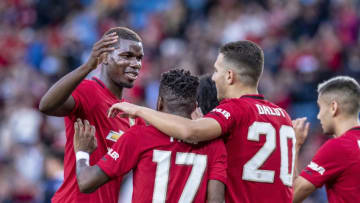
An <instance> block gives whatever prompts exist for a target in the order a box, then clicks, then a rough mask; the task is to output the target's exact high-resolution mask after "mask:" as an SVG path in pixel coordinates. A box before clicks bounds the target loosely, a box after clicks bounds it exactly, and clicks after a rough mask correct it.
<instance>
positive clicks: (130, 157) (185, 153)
mask: <svg viewBox="0 0 360 203" xmlns="http://www.w3.org/2000/svg"><path fill="white" fill-rule="evenodd" d="M198 84H199V81H198V78H197V77H195V76H192V75H190V72H189V71H184V70H179V69H175V70H171V71H169V72H166V73H163V74H162V76H161V81H160V89H159V97H158V102H157V110H159V111H162V112H167V113H171V114H173V115H179V116H184V117H187V118H190V115H191V113H192V112H193V111H194V109H195V108H196V89H197V86H198ZM84 123H85V125H84V124H82V121H81V120H79V121H78V122H77V123H75V136H74V143H75V144H74V150H75V152H76V157H77V163H76V168H77V180H78V184H79V187H80V190H81V191H83V192H91V191H94V190H95V189H96V188H97V187H99V186H100V185H102V184H104V183H105V182H107V181H109V180H111V179H116V178H117V177H119V176H120V177H121V176H122V175H123V174H125V173H127V172H128V171H129V170H131V169H133V170H134V192H133V199H132V202H133V203H136V202H156V203H161V202H164V203H165V202H183V203H190V202H206V201H207V202H211V203H215V202H217V203H223V201H224V188H225V186H224V183H225V182H226V161H227V160H226V149H225V145H224V143H223V142H222V140H221V139H217V140H214V141H211V142H203V143H201V144H187V143H184V142H182V141H179V140H176V139H173V138H171V137H168V136H167V135H165V134H163V133H161V132H160V131H159V130H157V129H156V128H154V127H153V126H135V127H132V128H131V129H129V130H128V131H127V132H125V134H124V135H123V136H121V137H120V138H119V140H118V141H117V143H116V144H115V145H114V146H113V147H112V149H111V150H110V151H109V152H108V154H107V155H106V156H104V158H102V159H100V161H99V162H98V163H97V164H96V165H94V166H89V163H88V156H89V155H88V153H91V152H92V150H93V149H94V148H95V147H96V145H95V144H96V143H95V142H94V141H95V139H94V138H93V133H94V131H95V130H94V128H93V127H92V128H90V125H89V122H88V121H85V122H84Z"/></svg>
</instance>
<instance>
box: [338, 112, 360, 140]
mask: <svg viewBox="0 0 360 203" xmlns="http://www.w3.org/2000/svg"><path fill="white" fill-rule="evenodd" d="M335 123H336V126H335V135H334V137H340V136H342V135H343V134H344V133H345V132H346V131H348V130H350V129H351V128H353V127H355V126H359V125H360V123H359V120H358V119H357V118H356V117H355V118H354V117H345V118H344V117H343V118H341V119H340V118H339V119H338V121H335Z"/></svg>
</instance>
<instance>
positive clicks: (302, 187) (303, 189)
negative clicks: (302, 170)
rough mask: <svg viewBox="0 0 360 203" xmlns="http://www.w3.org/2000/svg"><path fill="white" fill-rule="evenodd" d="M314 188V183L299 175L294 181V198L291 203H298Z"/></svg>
mask: <svg viewBox="0 0 360 203" xmlns="http://www.w3.org/2000/svg"><path fill="white" fill-rule="evenodd" d="M315 190H316V187H315V185H313V184H312V183H311V182H309V181H308V180H306V179H305V178H303V177H301V176H299V177H297V178H296V180H295V183H294V199H293V203H300V202H302V201H303V200H304V199H305V198H306V197H308V196H309V195H310V194H311V193H313V192H314V191H315Z"/></svg>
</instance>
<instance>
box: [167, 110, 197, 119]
mask: <svg viewBox="0 0 360 203" xmlns="http://www.w3.org/2000/svg"><path fill="white" fill-rule="evenodd" d="M161 112H164V113H169V114H172V115H177V116H181V117H184V118H190V119H191V115H189V114H187V113H184V112H177V111H170V110H168V109H167V108H164V109H163V110H161Z"/></svg>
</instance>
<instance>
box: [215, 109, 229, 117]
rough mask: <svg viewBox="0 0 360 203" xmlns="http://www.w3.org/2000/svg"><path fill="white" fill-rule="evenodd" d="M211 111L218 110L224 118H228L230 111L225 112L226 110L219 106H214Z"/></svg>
mask: <svg viewBox="0 0 360 203" xmlns="http://www.w3.org/2000/svg"><path fill="white" fill-rule="evenodd" d="M212 112H218V113H221V114H222V115H223V116H225V118H226V119H229V118H230V116H231V115H230V113H229V112H227V111H226V110H224V109H220V108H215V109H213V110H212Z"/></svg>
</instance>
